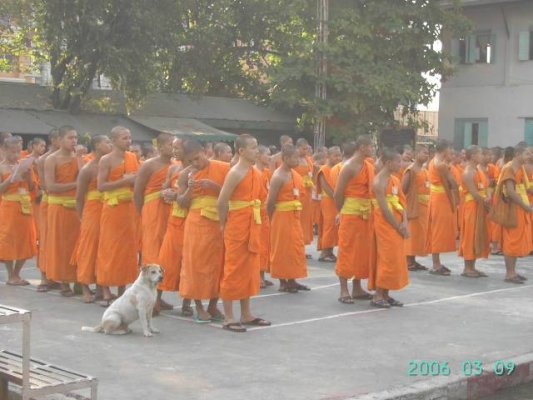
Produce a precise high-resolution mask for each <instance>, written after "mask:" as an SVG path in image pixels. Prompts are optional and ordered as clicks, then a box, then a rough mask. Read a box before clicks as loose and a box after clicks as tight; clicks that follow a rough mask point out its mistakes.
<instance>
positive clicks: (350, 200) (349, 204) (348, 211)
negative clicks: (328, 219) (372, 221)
mask: <svg viewBox="0 0 533 400" xmlns="http://www.w3.org/2000/svg"><path fill="white" fill-rule="evenodd" d="M371 211H372V202H371V201H370V199H363V198H361V197H346V198H345V199H344V204H343V205H342V209H341V214H343V215H359V216H360V217H362V218H363V219H368V218H369V217H370V212H371Z"/></svg>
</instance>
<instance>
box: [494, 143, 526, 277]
mask: <svg viewBox="0 0 533 400" xmlns="http://www.w3.org/2000/svg"><path fill="white" fill-rule="evenodd" d="M529 157H530V154H529V150H528V148H527V145H526V144H519V145H517V146H516V147H515V148H514V158H513V160H512V161H510V162H508V163H507V164H505V165H504V167H503V168H502V171H501V174H500V180H499V181H498V185H497V187H496V192H495V196H500V195H501V194H502V193H503V195H504V197H505V198H506V199H507V201H508V202H512V203H514V204H515V211H514V212H515V213H516V226H515V227H512V228H510V227H505V226H504V227H503V235H502V251H503V255H504V259H505V269H506V274H505V282H508V283H515V284H522V283H524V281H525V280H526V278H525V277H524V276H522V275H520V274H518V273H517V272H516V259H517V258H518V257H525V256H527V255H528V254H529V252H530V251H531V249H532V239H531V226H530V224H531V212H532V211H533V208H532V207H531V205H530V204H529V199H528V197H527V182H528V178H527V175H526V173H525V170H524V164H525V163H526V162H527V161H528V159H529Z"/></svg>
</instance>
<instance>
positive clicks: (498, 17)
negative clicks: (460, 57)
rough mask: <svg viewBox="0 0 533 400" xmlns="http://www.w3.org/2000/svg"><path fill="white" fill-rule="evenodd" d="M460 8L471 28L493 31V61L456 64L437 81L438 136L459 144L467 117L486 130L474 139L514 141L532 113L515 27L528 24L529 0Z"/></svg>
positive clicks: (526, 64)
mask: <svg viewBox="0 0 533 400" xmlns="http://www.w3.org/2000/svg"><path fill="white" fill-rule="evenodd" d="M465 14H466V15H467V16H468V17H469V18H470V19H471V20H472V23H473V25H474V32H475V31H484V30H490V31H491V33H493V34H495V49H494V56H495V61H494V63H492V64H467V65H464V64H460V65H458V66H457V68H458V69H457V73H456V74H455V75H454V76H453V77H452V78H450V79H449V80H448V81H446V82H443V85H442V88H441V93H440V108H439V136H440V137H443V138H446V139H449V140H452V141H454V143H455V145H456V146H457V147H461V146H462V145H464V144H465V142H464V135H463V132H464V131H465V129H466V131H468V127H465V124H468V123H469V122H473V123H475V124H479V126H480V127H481V128H480V135H481V136H483V135H486V138H483V140H482V143H479V144H480V145H488V146H508V145H514V144H516V143H517V142H519V141H522V140H524V139H525V132H526V129H529V128H526V126H529V125H528V124H529V123H530V122H529V119H532V118H533V60H530V61H519V57H518V53H519V34H520V32H524V31H529V30H533V1H522V2H517V3H510V4H501V5H487V6H479V7H469V8H465ZM506 22H507V23H506ZM456 43H457V42H455V46H454V42H453V39H452V38H450V37H448V38H446V39H445V40H444V42H443V49H444V50H445V51H450V52H452V53H454V47H455V48H457V44H456ZM485 129H486V132H485V131H484V130H485ZM482 131H483V132H482ZM530 139H533V138H530ZM532 144H533V143H532Z"/></svg>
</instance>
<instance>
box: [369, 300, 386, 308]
mask: <svg viewBox="0 0 533 400" xmlns="http://www.w3.org/2000/svg"><path fill="white" fill-rule="evenodd" d="M370 305H371V306H372V307H377V308H391V305H390V304H389V302H388V301H387V300H385V299H381V300H378V301H374V300H372V301H371V302H370Z"/></svg>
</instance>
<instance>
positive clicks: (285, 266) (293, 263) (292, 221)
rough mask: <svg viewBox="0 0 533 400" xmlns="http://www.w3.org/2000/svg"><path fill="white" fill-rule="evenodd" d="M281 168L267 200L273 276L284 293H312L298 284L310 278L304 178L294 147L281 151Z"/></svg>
mask: <svg viewBox="0 0 533 400" xmlns="http://www.w3.org/2000/svg"><path fill="white" fill-rule="evenodd" d="M281 154H282V157H281V160H282V163H281V166H280V167H279V168H278V169H276V171H274V174H273V175H272V180H271V182H270V190H269V192H268V199H267V211H268V216H269V218H270V222H271V227H270V275H271V276H272V278H277V279H279V280H280V287H279V291H280V292H289V293H298V291H299V290H309V288H308V287H307V286H304V285H302V284H300V283H298V282H297V281H296V279H300V278H305V277H306V276H307V264H306V258H305V244H304V239H303V231H302V224H301V223H300V218H301V212H302V202H301V196H302V192H303V190H304V187H303V183H302V177H301V176H300V175H299V174H298V173H297V172H296V171H294V170H293V168H294V167H296V166H297V165H298V163H299V155H298V151H297V149H296V148H295V147H294V146H293V145H285V146H283V147H282V148H281Z"/></svg>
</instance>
